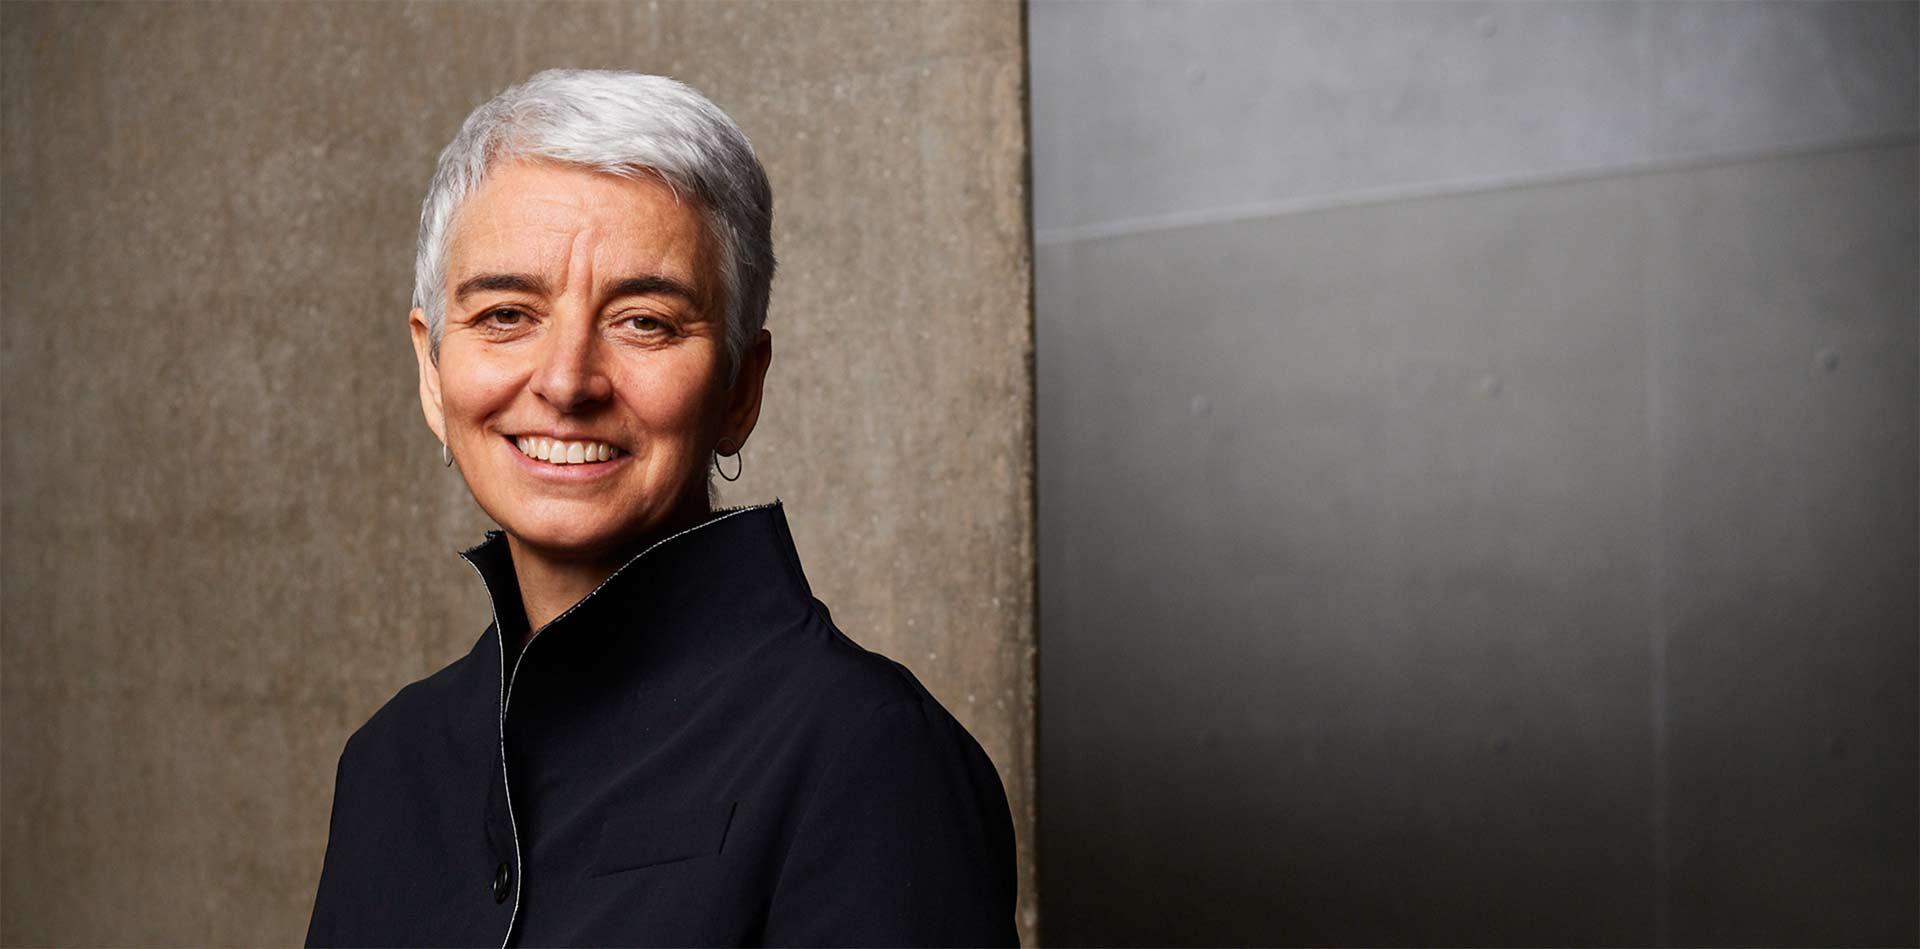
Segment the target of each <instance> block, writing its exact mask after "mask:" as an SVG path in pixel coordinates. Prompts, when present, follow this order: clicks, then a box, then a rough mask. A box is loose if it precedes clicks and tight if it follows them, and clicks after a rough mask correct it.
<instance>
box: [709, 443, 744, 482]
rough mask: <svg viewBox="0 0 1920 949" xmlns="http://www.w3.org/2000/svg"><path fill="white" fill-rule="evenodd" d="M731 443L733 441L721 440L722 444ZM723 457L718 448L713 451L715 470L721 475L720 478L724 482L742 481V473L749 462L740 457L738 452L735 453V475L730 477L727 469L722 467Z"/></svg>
mask: <svg viewBox="0 0 1920 949" xmlns="http://www.w3.org/2000/svg"><path fill="white" fill-rule="evenodd" d="M731 441H732V439H721V444H727V443H728V442H731ZM721 457H722V456H721V454H720V449H719V448H718V447H717V446H716V447H715V448H714V451H713V470H715V471H718V472H719V473H720V477H721V479H722V480H725V481H738V480H740V472H741V471H743V470H745V468H746V466H747V460H746V459H745V458H742V457H740V453H739V452H738V451H736V452H734V453H733V474H732V475H728V474H727V470H726V469H725V468H722V467H720V459H721Z"/></svg>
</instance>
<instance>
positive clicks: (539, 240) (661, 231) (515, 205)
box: [447, 162, 709, 292]
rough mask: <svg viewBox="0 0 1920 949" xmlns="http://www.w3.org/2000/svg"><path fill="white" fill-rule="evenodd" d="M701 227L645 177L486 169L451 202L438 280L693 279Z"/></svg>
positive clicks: (702, 263)
mask: <svg viewBox="0 0 1920 949" xmlns="http://www.w3.org/2000/svg"><path fill="white" fill-rule="evenodd" d="M704 238H705V228H704V225H703V223H702V221H701V219H700V216H699V214H698V213H697V212H696V211H695V209H694V207H693V206H692V204H691V203H690V202H687V201H684V200H681V199H680V198H679V196H678V195H676V194H675V193H674V192H673V191H672V189H670V188H668V187H667V186H666V185H665V184H664V183H662V182H660V181H658V180H657V179H653V178H649V177H641V178H623V177H620V176H616V175H610V174H605V173H600V172H594V171H588V170H585V169H579V168H570V167H566V166H560V165H554V164H550V163H534V162H515V163H512V164H509V165H505V166H502V167H501V168H499V169H496V170H495V171H494V172H493V173H492V174H490V175H488V177H487V178H486V180H485V181H483V182H482V183H481V186H480V187H479V188H478V189H477V190H476V191H475V192H474V193H473V194H472V195H470V196H468V198H467V200H466V202H465V203H464V204H463V205H462V206H461V208H460V211H459V213H458V214H457V215H456V217H455V219H454V221H453V226H452V229H451V232H450V234H449V241H448V266H447V277H448V282H449V285H450V286H458V285H460V284H461V283H464V282H466V281H468V280H470V279H471V278H472V277H474V276H475V275H479V274H485V273H495V272H500V273H509V272H518V273H535V274H538V275H541V276H543V277H545V278H546V282H547V283H549V284H550V285H554V286H555V287H556V292H564V291H562V290H560V289H558V288H560V287H564V286H566V285H568V284H571V283H572V282H573V281H574V279H575V278H577V277H579V276H581V272H582V271H585V273H586V274H587V275H588V276H589V278H590V279H592V280H593V281H595V282H601V281H609V280H617V279H622V278H624V277H627V276H631V275H632V274H633V273H639V272H648V273H655V274H659V275H661V276H666V277H670V278H674V279H677V280H680V281H684V282H688V283H695V282H699V281H700V280H701V278H702V277H703V276H705V273H704V272H705V271H706V270H707V269H709V268H708V257H707V255H706V249H707V248H706V246H705V245H706V241H705V239H704Z"/></svg>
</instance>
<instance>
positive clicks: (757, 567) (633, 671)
mask: <svg viewBox="0 0 1920 949" xmlns="http://www.w3.org/2000/svg"><path fill="white" fill-rule="evenodd" d="M460 556H461V558H462V559H464V560H466V561H467V563H468V564H470V565H472V567H473V568H474V570H475V571H476V572H478V573H479V574H480V578H481V581H482V582H483V583H484V584H485V585H486V588H487V596H488V598H489V600H491V604H492V607H493V622H492V624H491V625H489V626H488V627H487V633H486V634H485V635H483V636H482V637H481V640H480V641H479V642H477V643H475V644H474V649H475V650H476V651H480V650H486V651H488V652H493V651H495V650H497V651H498V652H497V654H498V656H499V657H500V671H501V675H500V702H501V709H500V714H501V715H502V717H504V716H505V714H506V709H507V706H508V703H509V702H510V701H511V699H512V698H514V697H520V696H521V692H520V690H521V689H524V688H526V686H525V685H520V686H518V687H515V680H516V679H518V678H520V676H521V667H522V665H523V663H529V662H530V665H531V666H534V667H538V669H539V670H540V675H539V678H540V679H543V680H544V679H546V678H547V673H549V672H555V673H560V674H563V675H565V674H572V673H581V672H587V671H592V672H593V673H594V674H595V675H596V676H598V675H601V674H604V673H605V672H607V671H609V669H608V664H609V663H616V664H618V669H617V671H619V672H620V673H621V674H623V675H651V674H662V675H666V674H675V673H678V672H682V671H684V672H691V673H694V674H698V673H700V672H701V671H702V670H704V669H707V668H710V667H712V666H714V665H716V664H717V663H719V662H720V661H722V660H723V659H724V658H725V656H726V655H729V654H731V653H734V652H736V651H738V650H740V649H744V648H746V647H747V646H748V645H750V643H751V641H752V640H753V639H754V638H756V637H757V636H764V635H766V634H767V633H770V632H775V631H778V630H780V629H784V628H786V627H788V626H790V625H792V624H793V623H794V622H796V621H798V620H799V619H800V618H802V617H803V616H805V615H806V613H807V611H808V610H809V608H810V606H811V603H812V590H811V588H810V587H809V586H808V585H807V581H806V576H805V575H804V574H803V573H802V572H801V569H800V559H799V556H798V554H797V553H796V552H795V550H794V546H793V536H792V534H791V532H790V531H789V530H788V528H787V519H786V513H785V509H784V508H783V507H782V505H781V503H780V502H779V501H778V500H775V501H773V502H772V503H769V504H761V505H755V506H751V507H741V508H730V509H726V510H721V511H716V512H714V515H713V516H712V517H711V518H709V519H708V520H706V521H704V522H702V523H701V524H699V525H697V526H694V527H691V528H688V529H686V530H684V531H681V532H680V533H677V534H673V535H671V536H669V537H666V538H664V539H662V540H659V541H657V542H655V543H654V544H652V545H651V546H649V547H647V548H646V549H645V550H642V551H641V552H640V553H638V554H635V555H634V556H633V557H631V558H629V559H628V560H627V561H626V563H624V564H622V565H621V566H620V567H619V568H618V569H616V570H615V571H614V572H613V574H612V575H610V576H608V577H607V579H606V580H604V581H602V582H601V584H600V585H599V586H598V587H595V588H594V589H593V591H592V592H590V593H588V594H587V595H586V596H585V597H583V598H582V599H581V600H580V602H578V603H575V604H574V605H573V606H572V607H569V608H568V609H567V610H566V611H564V612H562V613H561V614H560V615H559V616H557V617H555V618H554V619H553V620H552V621H551V622H549V623H547V624H546V625H545V626H543V627H541V628H540V629H539V630H537V631H535V632H534V634H533V635H532V636H530V637H525V644H524V645H523V646H522V647H521V648H520V651H519V654H518V655H517V656H516V655H514V654H513V651H512V648H511V647H510V646H508V645H507V644H508V643H511V642H516V641H519V640H521V639H522V638H523V637H521V636H520V635H518V634H520V633H521V632H522V631H524V630H525V629H526V626H527V619H526V610H525V608H524V607H523V606H522V603H521V599H520V587H519V581H518V579H517V578H516V576H515V574H514V569H513V557H512V554H511V552H510V550H509V548H508V546H507V537H506V532H505V531H502V530H497V529H496V530H490V531H487V534H486V539H485V540H483V541H481V542H480V543H479V544H476V545H474V546H472V547H469V548H467V549H466V550H463V551H460ZM503 630H504V632H505V633H506V635H505V636H502V632H503ZM489 641H491V643H489ZM536 644H537V645H536ZM529 657H532V658H531V660H529Z"/></svg>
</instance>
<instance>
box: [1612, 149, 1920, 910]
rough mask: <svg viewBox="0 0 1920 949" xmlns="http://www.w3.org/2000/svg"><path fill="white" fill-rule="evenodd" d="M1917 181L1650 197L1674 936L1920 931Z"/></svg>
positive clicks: (1820, 162)
mask: <svg viewBox="0 0 1920 949" xmlns="http://www.w3.org/2000/svg"><path fill="white" fill-rule="evenodd" d="M1915 169H1916V153H1915V150H1914V149H1913V148H1911V147H1901V148H1888V149H1879V150H1870V151H1858V152H1846V153H1839V154H1834V155H1828V156H1821V157H1813V158H1805V159H1799V160H1793V161H1779V162H1764V163H1754V164H1747V165H1739V166H1733V167H1728V168H1725V169H1715V170H1710V171H1699V172H1694V173H1690V174H1685V175H1676V176H1663V177H1662V178H1661V179H1660V180H1658V181H1657V182H1652V183H1650V184H1652V185H1653V186H1654V187H1656V188H1657V189H1658V190H1657V196H1658V200H1659V202H1660V204H1661V205H1662V206H1663V207H1664V208H1665V209H1666V211H1665V213H1663V214H1661V215H1660V216H1659V217H1658V218H1657V226H1656V227H1654V228H1653V229H1652V230H1651V232H1650V233H1649V259H1650V261H1651V262H1652V264H1651V267H1650V270H1649V279H1648V284H1647V305H1648V307H1649V311H1650V313H1651V314H1652V315H1653V321H1652V323H1651V325H1652V326H1653V328H1654V329H1653V333H1654V337H1653V343H1654V346H1653V350H1652V351H1653V354H1654V359H1653V363H1652V365H1653V369H1652V377H1653V382H1654V392H1655V394H1656V399H1657V401H1656V404H1655V405H1654V407H1653V409H1654V411H1653V412H1652V413H1651V416H1650V421H1651V423H1652V424H1651V427H1652V431H1651V435H1652V439H1653V444H1654V445H1655V454H1656V457H1657V459H1658V467H1657V469H1656V476H1657V479H1658V480H1657V487H1658V498H1657V504H1658V508H1659V512H1660V517H1659V526H1660V531H1659V534H1658V538H1657V547H1656V549H1655V557H1656V585H1657V588H1656V591H1655V592H1656V595H1657V601H1656V602H1657V606H1656V609H1657V611H1658V615H1657V618H1658V620H1659V621H1660V622H1661V623H1662V624H1663V626H1664V638H1665V640H1666V643H1667V678H1668V687H1667V691H1668V695H1669V696H1670V713H1669V719H1668V721H1669V733H1670V735H1671V761H1672V765H1671V767H1672V794H1671V801H1672V805H1671V826H1672V860H1673V896H1672V899H1673V910H1672V912H1673V938H1674V940H1675V941H1676V942H1677V943H1679V944H1683V945H1707V944H1749V945H1751V944H1761V943H1764V944H1774V945H1782V944H1785V945H1902V944H1905V945H1911V944H1913V943H1914V942H1915V941H1916V939H1917V938H1920V936H1916V931H1915V926H1916V919H1915V916H1916V908H1915V903H1916V900H1917V899H1920V834H1917V833H1916V826H1915V821H1916V813H1915V812H1916V808H1920V776H1917V775H1916V770H1917V769H1920V766H1917V764H1916V762H1920V725H1917V724H1916V723H1917V722H1920V705H1916V701H1915V679H1916V675H1917V674H1920V673H1917V671H1916V670H1920V648H1917V646H1916V643H1917V642H1920V593H1916V587H1917V586H1920V509H1917V508H1916V501H1915V498H1916V491H1920V487H1917V486H1920V444H1916V435H1915V433H1916V429H1917V428H1920V379H1916V372H1917V371H1920V355H1917V354H1920V335H1917V334H1916V327H1917V326H1920V241H1917V240H1916V229H1917V228H1920V221H1917V220H1916V209H1920V197H1917V196H1916V173H1915Z"/></svg>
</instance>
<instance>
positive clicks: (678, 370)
mask: <svg viewBox="0 0 1920 949" xmlns="http://www.w3.org/2000/svg"><path fill="white" fill-rule="evenodd" d="M626 388H627V390H628V392H629V398H628V400H627V404H628V405H630V406H632V411H633V413H634V415H635V416H636V417H637V419H638V421H639V422H640V425H641V427H642V429H643V430H644V431H645V432H646V434H647V435H648V436H649V437H652V438H656V439H661V440H663V441H672V442H681V443H685V445H686V448H687V450H689V451H692V452H700V451H704V450H705V446H704V445H703V444H700V443H701V442H703V441H704V440H705V438H706V437H707V435H708V431H709V429H712V428H714V427H716V426H717V425H718V416H719V413H718V412H717V411H716V409H715V405H716V402H717V400H716V399H715V398H714V386H713V379H712V376H711V373H710V371H709V367H707V366H706V365H703V364H697V363H695V361H693V360H686V361H680V360H676V361H674V362H672V363H667V362H665V361H663V362H661V363H657V364H654V365H651V366H647V367H645V368H642V369H638V370H636V371H635V372H634V373H633V374H632V375H631V376H630V377H629V380H628V385H627V386H626Z"/></svg>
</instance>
